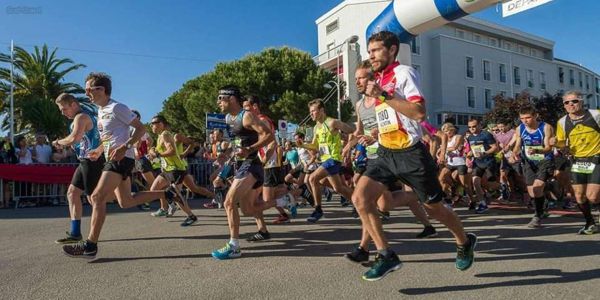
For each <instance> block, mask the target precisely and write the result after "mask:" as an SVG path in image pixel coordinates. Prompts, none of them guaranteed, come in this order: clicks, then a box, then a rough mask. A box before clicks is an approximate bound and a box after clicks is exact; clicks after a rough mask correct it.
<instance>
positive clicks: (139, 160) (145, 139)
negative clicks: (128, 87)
mask: <svg viewBox="0 0 600 300" xmlns="http://www.w3.org/2000/svg"><path fill="white" fill-rule="evenodd" d="M131 112H133V113H134V114H135V115H136V117H137V119H138V120H140V121H141V120H142V115H140V113H139V112H138V111H137V110H131ZM134 146H135V148H134V150H135V168H134V173H135V172H138V173H140V174H141V175H142V178H143V179H144V181H145V183H146V186H145V188H146V190H149V189H150V187H151V186H152V183H153V182H154V170H153V169H152V163H151V162H150V160H149V159H148V157H146V155H148V149H150V148H152V138H151V137H150V135H148V133H145V134H144V135H143V136H142V138H141V139H140V140H139V141H138V142H137V143H135V145H134ZM139 208H140V209H141V210H150V204H149V203H144V204H141V205H140V206H139Z"/></svg>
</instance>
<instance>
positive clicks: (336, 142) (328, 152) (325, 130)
mask: <svg viewBox="0 0 600 300" xmlns="http://www.w3.org/2000/svg"><path fill="white" fill-rule="evenodd" d="M329 120H330V118H327V119H325V122H323V124H321V126H319V125H316V126H315V134H316V135H317V143H318V144H319V154H320V155H321V161H326V160H328V159H330V158H331V159H333V160H336V161H340V162H341V161H342V139H341V136H340V134H339V133H332V132H331V130H330V129H329V127H328V126H327V122H329Z"/></svg>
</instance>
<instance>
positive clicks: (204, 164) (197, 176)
mask: <svg viewBox="0 0 600 300" xmlns="http://www.w3.org/2000/svg"><path fill="white" fill-rule="evenodd" d="M188 170H189V172H190V174H191V175H192V177H194V180H195V181H196V184H197V185H201V186H204V187H209V186H212V182H210V174H211V173H212V172H213V160H206V159H203V158H194V159H188Z"/></svg>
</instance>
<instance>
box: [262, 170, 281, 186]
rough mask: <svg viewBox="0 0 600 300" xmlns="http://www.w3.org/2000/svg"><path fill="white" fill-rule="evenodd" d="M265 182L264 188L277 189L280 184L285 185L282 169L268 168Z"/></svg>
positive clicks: (265, 172) (265, 171)
mask: <svg viewBox="0 0 600 300" xmlns="http://www.w3.org/2000/svg"><path fill="white" fill-rule="evenodd" d="M264 174H265V181H264V183H263V186H264V187H276V186H278V185H280V184H284V180H283V179H284V175H283V170H282V169H281V167H275V168H268V169H265V170H264Z"/></svg>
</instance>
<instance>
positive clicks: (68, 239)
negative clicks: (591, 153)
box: [55, 231, 83, 244]
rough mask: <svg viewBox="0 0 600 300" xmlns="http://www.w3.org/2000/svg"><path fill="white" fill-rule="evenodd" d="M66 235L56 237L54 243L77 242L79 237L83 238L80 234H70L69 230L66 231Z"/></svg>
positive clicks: (79, 239)
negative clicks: (60, 237) (59, 237)
mask: <svg viewBox="0 0 600 300" xmlns="http://www.w3.org/2000/svg"><path fill="white" fill-rule="evenodd" d="M66 234H67V237H65V238H62V239H58V240H56V241H55V243H57V244H73V243H78V242H80V241H81V239H82V238H83V237H82V236H81V235H80V236H72V235H71V233H70V232H68V231H67V232H66Z"/></svg>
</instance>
